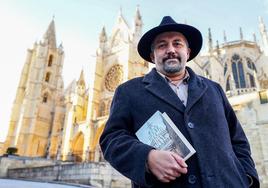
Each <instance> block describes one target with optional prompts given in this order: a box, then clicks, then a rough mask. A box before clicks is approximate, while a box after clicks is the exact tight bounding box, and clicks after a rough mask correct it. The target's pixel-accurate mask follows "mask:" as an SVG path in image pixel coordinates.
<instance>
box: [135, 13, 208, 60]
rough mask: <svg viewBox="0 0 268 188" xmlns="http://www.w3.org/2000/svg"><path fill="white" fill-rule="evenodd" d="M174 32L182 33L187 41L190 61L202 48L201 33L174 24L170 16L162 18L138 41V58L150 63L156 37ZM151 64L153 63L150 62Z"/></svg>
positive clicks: (188, 27) (189, 27)
mask: <svg viewBox="0 0 268 188" xmlns="http://www.w3.org/2000/svg"><path fill="white" fill-rule="evenodd" d="M168 31H176V32H180V33H182V34H183V35H184V36H185V38H186V39H187V41H188V44H189V48H190V49H191V52H190V56H189V59H188V60H187V61H190V60H192V59H193V58H194V57H195V56H197V54H198V53H199V51H200V49H201V47H202V42H203V39H202V34H201V32H200V31H199V30H198V29H196V28H195V27H193V26H190V25H186V24H178V23H176V22H175V21H174V20H173V19H172V18H171V17H170V16H165V17H163V19H162V21H161V23H160V24H159V26H157V27H154V28H152V29H151V30H149V31H147V32H146V33H145V34H144V35H143V36H142V37H141V39H140V41H139V43H138V52H139V54H140V56H141V57H142V58H143V59H145V60H146V61H149V62H152V60H151V57H150V54H151V46H152V43H153V41H154V39H155V37H156V36H157V35H159V34H160V33H164V32H168ZM152 63H153V62H152Z"/></svg>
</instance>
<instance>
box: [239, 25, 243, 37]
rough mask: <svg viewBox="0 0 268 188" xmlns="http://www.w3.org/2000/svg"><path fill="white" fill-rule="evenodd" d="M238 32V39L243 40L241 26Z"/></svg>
mask: <svg viewBox="0 0 268 188" xmlns="http://www.w3.org/2000/svg"><path fill="white" fill-rule="evenodd" d="M239 32H240V40H243V31H242V27H239Z"/></svg>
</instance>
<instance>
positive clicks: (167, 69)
mask: <svg viewBox="0 0 268 188" xmlns="http://www.w3.org/2000/svg"><path fill="white" fill-rule="evenodd" d="M179 61H180V60H179ZM169 64H170V63H167V62H164V63H163V70H164V71H165V72H166V73H169V74H173V73H177V72H180V71H181V70H182V69H183V67H182V66H181V64H176V65H175V66H173V65H169Z"/></svg>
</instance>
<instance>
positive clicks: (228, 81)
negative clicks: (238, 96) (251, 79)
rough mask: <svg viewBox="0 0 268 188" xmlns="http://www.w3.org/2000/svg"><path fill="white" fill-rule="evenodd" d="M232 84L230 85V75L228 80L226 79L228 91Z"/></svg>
mask: <svg viewBox="0 0 268 188" xmlns="http://www.w3.org/2000/svg"><path fill="white" fill-rule="evenodd" d="M230 90H231V86H230V76H228V78H227V81H226V91H230Z"/></svg>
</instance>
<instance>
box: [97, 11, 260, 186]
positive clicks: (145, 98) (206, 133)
mask: <svg viewBox="0 0 268 188" xmlns="http://www.w3.org/2000/svg"><path fill="white" fill-rule="evenodd" d="M201 47H202V35H201V33H200V31H199V30H197V29H196V28H194V27H192V26H189V25H185V24H178V23H176V22H175V21H174V20H173V19H172V18H171V17H169V16H166V17H164V18H163V20H162V21H161V23H160V25H159V26H157V27H155V28H153V29H151V30H149V31H148V32H147V33H145V34H144V35H143V37H142V38H141V40H140V41H139V44H138V52H139V54H140V55H141V57H142V58H144V59H145V60H146V61H149V62H152V63H155V68H154V69H152V71H151V72H150V73H148V74H147V75H145V76H144V77H140V78H135V79H133V80H130V81H128V82H126V83H124V84H122V85H120V86H119V87H118V88H117V90H116V92H115V95H114V98H113V102H112V106H111V110H110V117H109V119H108V121H107V124H106V127H105V129H104V131H103V134H102V136H101V138H100V145H101V148H102V151H103V154H104V158H105V159H106V160H107V161H109V162H110V164H111V165H112V166H113V167H114V168H115V169H117V170H118V171H119V172H121V173H122V174H123V175H125V176H126V177H128V178H130V179H131V180H132V185H133V187H163V188H166V187H167V188H168V187H178V188H179V187H183V188H188V187H195V188H199V187H203V188H226V187H227V188H245V187H259V181H258V175H257V172H256V170H255V167H254V162H253V160H252V158H251V156H250V147H249V143H248V140H247V138H246V136H245V134H244V132H243V130H242V128H241V125H240V123H239V122H238V120H237V118H236V116H235V113H234V111H233V110H232V107H231V105H230V104H229V103H228V100H227V98H226V96H225V94H224V92H223V90H222V89H221V87H220V86H219V84H217V83H215V82H213V81H211V80H208V79H206V78H203V77H201V76H198V75H196V74H195V73H194V72H193V71H192V70H191V69H190V68H189V67H186V62H187V61H190V60H192V59H193V58H194V57H195V56H196V55H197V54H198V53H199V51H200V49H201ZM157 110H159V111H160V112H162V113H163V112H166V113H167V114H168V116H169V117H170V118H171V119H172V121H173V122H174V123H175V124H176V126H177V127H178V128H179V130H180V131H181V132H182V133H183V135H184V136H185V137H186V138H187V140H188V141H189V142H190V143H191V144H192V145H193V147H194V148H195V150H196V153H195V154H194V155H193V156H191V157H190V158H189V159H188V160H187V161H184V160H183V159H182V158H181V157H180V156H179V155H178V154H176V153H173V152H169V151H160V150H156V149H155V148H152V147H151V146H148V145H145V144H143V143H141V142H140V141H139V140H138V139H137V137H136V136H135V132H136V131H137V130H138V129H139V128H140V127H141V126H142V125H143V124H144V123H145V122H146V121H147V120H148V119H149V118H150V117H151V116H152V115H153V114H154V113H155V112H156V111H157Z"/></svg>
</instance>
